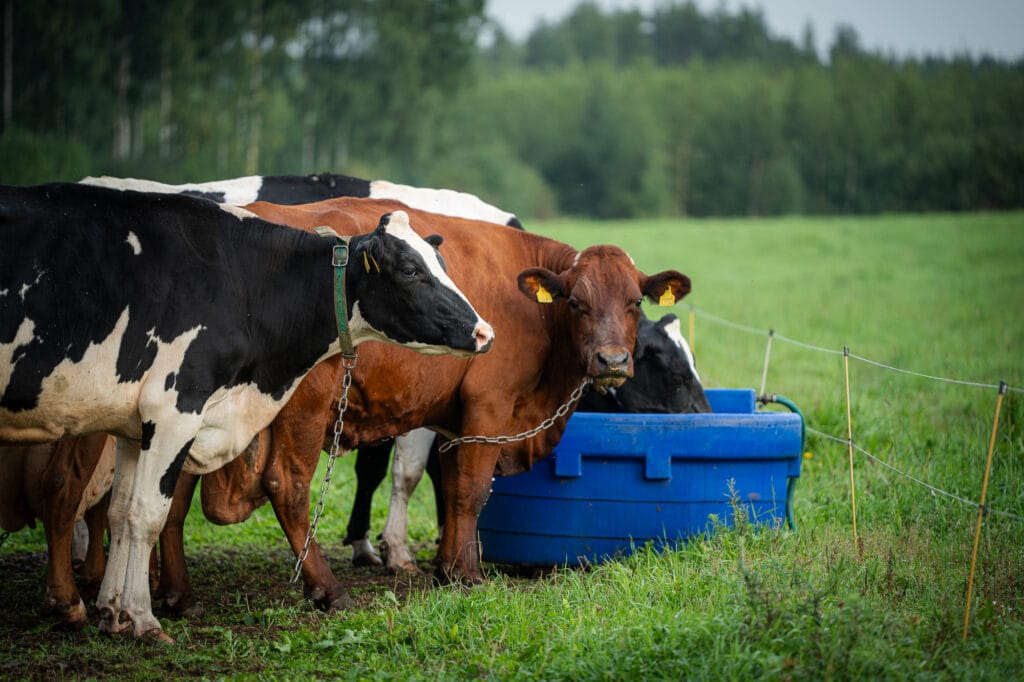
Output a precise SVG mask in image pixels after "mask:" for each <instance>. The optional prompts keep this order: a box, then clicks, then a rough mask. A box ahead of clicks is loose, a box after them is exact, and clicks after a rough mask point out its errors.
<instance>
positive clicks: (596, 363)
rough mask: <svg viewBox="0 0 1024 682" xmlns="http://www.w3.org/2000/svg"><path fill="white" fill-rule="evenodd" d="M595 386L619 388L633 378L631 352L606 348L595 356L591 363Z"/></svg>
mask: <svg viewBox="0 0 1024 682" xmlns="http://www.w3.org/2000/svg"><path fill="white" fill-rule="evenodd" d="M590 368H591V374H590V375H591V376H592V377H593V379H594V386H596V387H597V388H599V389H602V388H608V387H612V388H618V387H619V386H621V385H622V384H623V383H625V381H626V379H628V378H629V377H631V376H633V362H632V357H630V354H629V351H627V350H624V349H621V348H618V349H609V348H604V349H601V350H599V351H597V353H595V354H594V358H593V360H592V361H591V363H590Z"/></svg>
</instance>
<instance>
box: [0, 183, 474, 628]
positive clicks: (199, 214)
mask: <svg viewBox="0 0 1024 682" xmlns="http://www.w3.org/2000/svg"><path fill="white" fill-rule="evenodd" d="M335 241H336V240H334V239H324V238H321V237H318V236H314V235H311V234H307V233H304V232H302V231H300V230H292V229H289V228H286V227H283V226H280V225H275V224H272V223H268V222H266V221H264V220H261V219H259V218H256V217H255V216H253V215H252V214H251V213H248V212H246V211H241V210H238V209H234V210H223V209H222V208H221V207H218V206H216V205H214V204H211V203H209V202H206V201H201V200H198V199H194V198H189V197H183V196H171V195H160V194H146V193H139V192H117V191H113V190H109V189H104V188H97V187H88V186H85V185H79V184H53V185H41V186H38V187H0V247H2V248H0V441H8V442H42V441H53V440H57V439H60V438H63V437H65V436H74V435H79V434H86V433H91V432H96V431H107V432H110V433H113V434H115V435H117V436H119V440H118V452H117V466H116V471H115V475H114V481H113V488H112V495H111V504H110V511H109V519H110V528H111V549H110V557H109V560H108V562H107V568H106V571H105V574H104V578H103V583H102V585H101V587H100V592H99V596H98V600H97V603H98V606H99V608H100V612H101V623H100V626H101V629H103V630H105V631H108V632H120V631H123V630H126V629H130V630H131V632H132V633H133V634H134V635H135V636H136V637H142V636H154V637H158V638H162V639H167V636H166V634H165V633H163V630H162V629H161V628H160V623H159V621H157V619H156V618H155V617H154V616H153V613H152V609H151V604H150V595H149V585H148V581H147V571H146V566H147V564H148V561H149V554H150V550H151V548H152V546H153V544H154V542H155V540H156V538H157V535H158V533H159V532H160V529H161V528H162V526H163V522H164V519H165V518H166V515H167V511H168V509H169V507H170V502H171V499H170V498H171V496H172V494H173V491H174V488H175V484H176V482H177V479H178V476H179V474H180V472H181V471H182V470H183V469H185V470H187V471H192V472H197V473H202V472H205V471H209V470H213V469H216V468H218V467H220V466H221V465H223V464H224V463H226V462H227V461H230V460H231V459H232V458H233V457H234V456H236V455H237V454H238V453H239V452H240V451H241V450H242V449H243V448H244V447H245V446H246V445H247V444H248V443H249V442H250V441H251V440H252V438H253V436H254V435H255V434H256V433H257V432H258V431H259V430H260V429H261V428H263V427H265V426H266V425H267V424H269V423H270V421H271V420H272V419H273V418H274V416H275V415H276V414H277V412H278V411H279V410H280V408H281V407H282V406H283V405H284V404H285V403H286V402H287V400H288V398H289V397H290V396H291V394H292V393H293V392H294V390H295V388H296V387H297V386H298V385H299V382H300V381H301V379H302V377H303V376H304V375H305V374H306V373H307V372H309V370H310V369H311V368H312V367H314V366H315V365H316V364H317V363H318V362H320V361H321V360H324V359H326V358H329V357H332V356H333V355H335V354H337V353H339V352H340V346H339V342H338V336H337V327H336V324H335V305H334V282H333V275H332V271H333V270H335V269H336V266H338V265H340V264H341V262H342V261H343V260H344V259H343V257H342V256H341V253H342V252H341V250H340V247H336V244H335ZM439 243H440V242H439V240H437V239H434V240H432V241H431V243H428V242H426V241H424V240H423V239H422V238H420V237H419V236H417V235H416V234H415V232H413V231H412V230H411V229H410V227H409V223H408V216H407V215H406V214H405V213H403V212H401V211H395V212H392V213H389V214H386V215H383V216H382V217H380V216H379V221H378V222H377V224H376V226H375V227H374V228H373V229H370V230H363V233H362V234H361V235H360V236H356V237H353V238H352V239H351V240H350V241H349V242H348V244H347V251H348V252H349V253H351V255H352V257H353V260H354V263H356V264H359V263H361V262H362V259H364V258H365V259H366V262H367V263H369V262H371V261H372V262H373V263H374V269H372V270H371V269H370V268H369V267H367V269H366V271H365V272H364V271H363V268H361V267H348V268H345V270H344V275H345V278H344V284H345V290H346V292H347V296H348V303H347V308H346V309H345V310H343V311H342V312H341V314H344V315H345V316H346V317H347V318H348V319H347V324H348V327H349V330H350V332H351V336H352V340H353V342H354V343H360V342H362V341H365V340H369V339H377V340H388V341H391V342H393V343H400V344H403V345H407V346H410V347H414V348H416V349H417V350H420V351H423V352H430V353H443V352H458V353H460V354H462V355H466V356H468V355H472V354H476V353H479V352H481V351H483V350H486V349H488V348H489V347H490V345H491V342H492V340H493V332H492V329H491V327H490V325H488V324H487V323H486V322H484V321H483V320H482V319H481V318H480V316H479V315H478V314H477V312H476V311H475V310H474V309H473V308H472V306H471V305H470V304H469V302H468V301H467V300H466V298H465V297H464V296H463V294H462V292H461V291H459V290H458V289H457V288H456V287H455V285H454V284H453V283H452V281H451V279H450V278H449V277H448V275H447V274H446V273H445V272H444V269H443V265H442V261H441V260H440V257H439V256H438V255H437V252H436V250H435V248H434V247H436V245H437V244H439ZM332 263H333V264H334V266H332Z"/></svg>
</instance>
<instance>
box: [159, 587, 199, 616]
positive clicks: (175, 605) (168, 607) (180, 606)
mask: <svg viewBox="0 0 1024 682" xmlns="http://www.w3.org/2000/svg"><path fill="white" fill-rule="evenodd" d="M205 613H206V609H205V608H203V605H202V603H201V602H199V601H196V598H195V595H193V594H189V595H188V596H186V597H183V596H182V595H181V593H180V592H177V591H173V590H172V591H170V592H168V593H167V594H166V595H165V596H164V604H163V607H162V608H161V609H160V615H162V616H167V617H168V618H174V619H181V618H188V619H194V618H202V617H203V615H204V614H205Z"/></svg>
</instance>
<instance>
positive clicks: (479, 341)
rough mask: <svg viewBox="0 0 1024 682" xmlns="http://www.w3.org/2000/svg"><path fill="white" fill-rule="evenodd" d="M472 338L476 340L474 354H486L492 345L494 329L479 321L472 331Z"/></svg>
mask: <svg viewBox="0 0 1024 682" xmlns="http://www.w3.org/2000/svg"><path fill="white" fill-rule="evenodd" d="M473 338H474V339H476V352H477V353H486V352H487V351H489V350H490V349H491V346H492V345H493V344H494V329H493V328H492V327H491V325H489V324H487V323H486V322H484V321H483V320H481V321H480V322H479V323H478V324H477V325H476V327H474V329H473Z"/></svg>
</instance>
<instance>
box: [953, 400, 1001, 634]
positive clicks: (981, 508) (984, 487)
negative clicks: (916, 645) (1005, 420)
mask: <svg viewBox="0 0 1024 682" xmlns="http://www.w3.org/2000/svg"><path fill="white" fill-rule="evenodd" d="M1004 395H1006V382H1005V381H1000V382H999V397H997V398H996V416H995V419H994V420H993V421H992V436H991V437H990V438H989V441H988V457H987V458H986V459H985V476H984V477H983V478H982V481H981V501H980V502H979V503H978V522H977V524H976V525H975V527H974V548H973V549H972V550H971V571H970V574H969V576H968V578H967V604H966V606H965V607H964V635H963V641H965V642H966V641H967V625H968V624H969V622H970V620H971V597H972V595H973V592H974V567H975V564H976V563H977V561H978V540H979V539H980V538H981V519H982V517H984V516H985V495H986V494H987V493H988V475H989V472H991V470H992V451H993V450H995V448H996V434H997V433H998V431H999V410H1000V408H1002V406H1003V396H1004Z"/></svg>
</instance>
